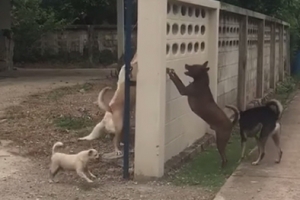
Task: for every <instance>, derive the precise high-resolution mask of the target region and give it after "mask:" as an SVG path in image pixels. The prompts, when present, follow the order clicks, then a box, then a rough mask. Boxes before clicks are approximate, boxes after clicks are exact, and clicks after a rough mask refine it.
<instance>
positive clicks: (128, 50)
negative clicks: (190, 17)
mask: <svg viewBox="0 0 300 200" xmlns="http://www.w3.org/2000/svg"><path fill="white" fill-rule="evenodd" d="M125 2H126V17H125V19H126V20H125V21H126V23H125V104H124V118H123V119H124V123H123V124H124V125H123V133H124V157H123V177H124V179H128V178H129V137H130V77H129V75H130V61H131V32H132V29H131V26H132V0H125Z"/></svg>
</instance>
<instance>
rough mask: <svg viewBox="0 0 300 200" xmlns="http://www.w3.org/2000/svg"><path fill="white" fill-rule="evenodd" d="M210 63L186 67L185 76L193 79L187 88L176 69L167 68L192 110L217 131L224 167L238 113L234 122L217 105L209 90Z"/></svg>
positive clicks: (217, 142)
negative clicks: (227, 148)
mask: <svg viewBox="0 0 300 200" xmlns="http://www.w3.org/2000/svg"><path fill="white" fill-rule="evenodd" d="M207 65H208V62H205V63H204V64H203V65H200V64H198V65H185V69H186V70H187V71H186V72H185V75H187V76H189V77H191V78H193V82H191V83H190V84H189V85H188V86H185V85H184V84H183V83H182V81H181V80H180V78H179V77H178V75H177V74H176V73H175V71H174V69H169V68H167V74H168V75H169V77H170V79H171V80H172V82H173V83H174V85H175V86H176V88H177V90H178V91H179V93H180V94H181V95H183V96H187V98H188V103H189V106H190V108H191V110H192V111H193V112H194V113H195V114H196V115H198V116H199V117H200V118H202V119H203V120H204V121H205V122H206V123H208V124H209V125H210V127H211V129H213V130H215V131H216V144H217V148H218V151H219V154H220V156H221V159H222V167H224V166H225V165H226V163H227V158H226V152H225V150H226V146H227V143H228V141H229V139H230V136H231V131H232V128H233V126H234V124H235V123H236V122H237V121H238V116H239V115H238V112H237V111H236V110H235V109H232V110H233V111H234V112H235V118H234V120H233V122H231V121H230V119H229V118H228V117H227V116H226V114H225V113H224V112H223V110H222V109H221V108H220V107H219V106H218V105H217V104H216V102H215V100H214V98H213V95H212V93H211V90H210V88H209V75H208V71H209V68H208V67H207Z"/></svg>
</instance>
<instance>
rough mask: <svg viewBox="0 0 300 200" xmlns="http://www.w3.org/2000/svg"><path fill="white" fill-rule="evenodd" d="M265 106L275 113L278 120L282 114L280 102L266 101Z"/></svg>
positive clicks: (274, 100) (275, 100)
mask: <svg viewBox="0 0 300 200" xmlns="http://www.w3.org/2000/svg"><path fill="white" fill-rule="evenodd" d="M266 106H267V107H269V108H270V109H271V110H273V111H274V112H275V113H276V115H277V118H278V119H279V118H280V117H281V115H282V112H283V106H282V104H281V103H280V101H278V100H277V99H271V100H270V101H268V102H267V103H266ZM274 107H275V109H274Z"/></svg>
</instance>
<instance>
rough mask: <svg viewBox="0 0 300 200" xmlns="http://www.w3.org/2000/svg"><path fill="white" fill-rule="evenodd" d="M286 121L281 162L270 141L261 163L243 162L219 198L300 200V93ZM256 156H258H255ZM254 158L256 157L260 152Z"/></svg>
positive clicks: (292, 104) (283, 129) (282, 135)
mask: <svg viewBox="0 0 300 200" xmlns="http://www.w3.org/2000/svg"><path fill="white" fill-rule="evenodd" d="M281 122H282V133H281V146H282V150H283V157H282V161H281V163H280V164H275V163H274V160H275V159H276V158H277V157H276V156H277V154H276V148H275V145H274V144H273V141H272V140H271V139H270V140H269V141H268V145H267V149H266V156H265V159H264V160H263V161H262V162H261V164H260V165H258V166H251V161H250V160H248V161H245V162H244V163H242V164H241V165H240V166H239V168H238V169H237V170H236V172H235V173H234V174H233V175H232V176H231V177H230V178H229V179H228V181H227V183H226V184H225V185H224V186H223V187H222V189H221V191H220V192H219V194H218V195H217V197H216V198H215V200H241V199H243V200H250V199H251V200H252V199H255V200H283V199H286V200H298V199H299V195H300V164H299V160H300V154H299V152H300V145H299V143H300V135H299V128H300V95H299V92H298V95H297V96H296V97H295V98H294V99H293V101H292V102H291V104H290V105H289V106H288V109H287V110H286V111H285V113H284V115H283V118H282V120H281ZM253 156H254V157H253ZM253 156H251V157H252V158H250V159H251V160H254V159H255V158H256V156H257V155H256V154H255V155H253Z"/></svg>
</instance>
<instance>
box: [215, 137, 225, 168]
mask: <svg viewBox="0 0 300 200" xmlns="http://www.w3.org/2000/svg"><path fill="white" fill-rule="evenodd" d="M217 135H218V134H217ZM227 142H228V140H227V141H224V139H223V138H222V139H221V138H220V137H217V141H216V143H217V148H218V151H219V154H220V156H221V159H222V165H221V166H222V168H224V167H225V166H226V164H227V158H226V151H225V150H226V145H227Z"/></svg>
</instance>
